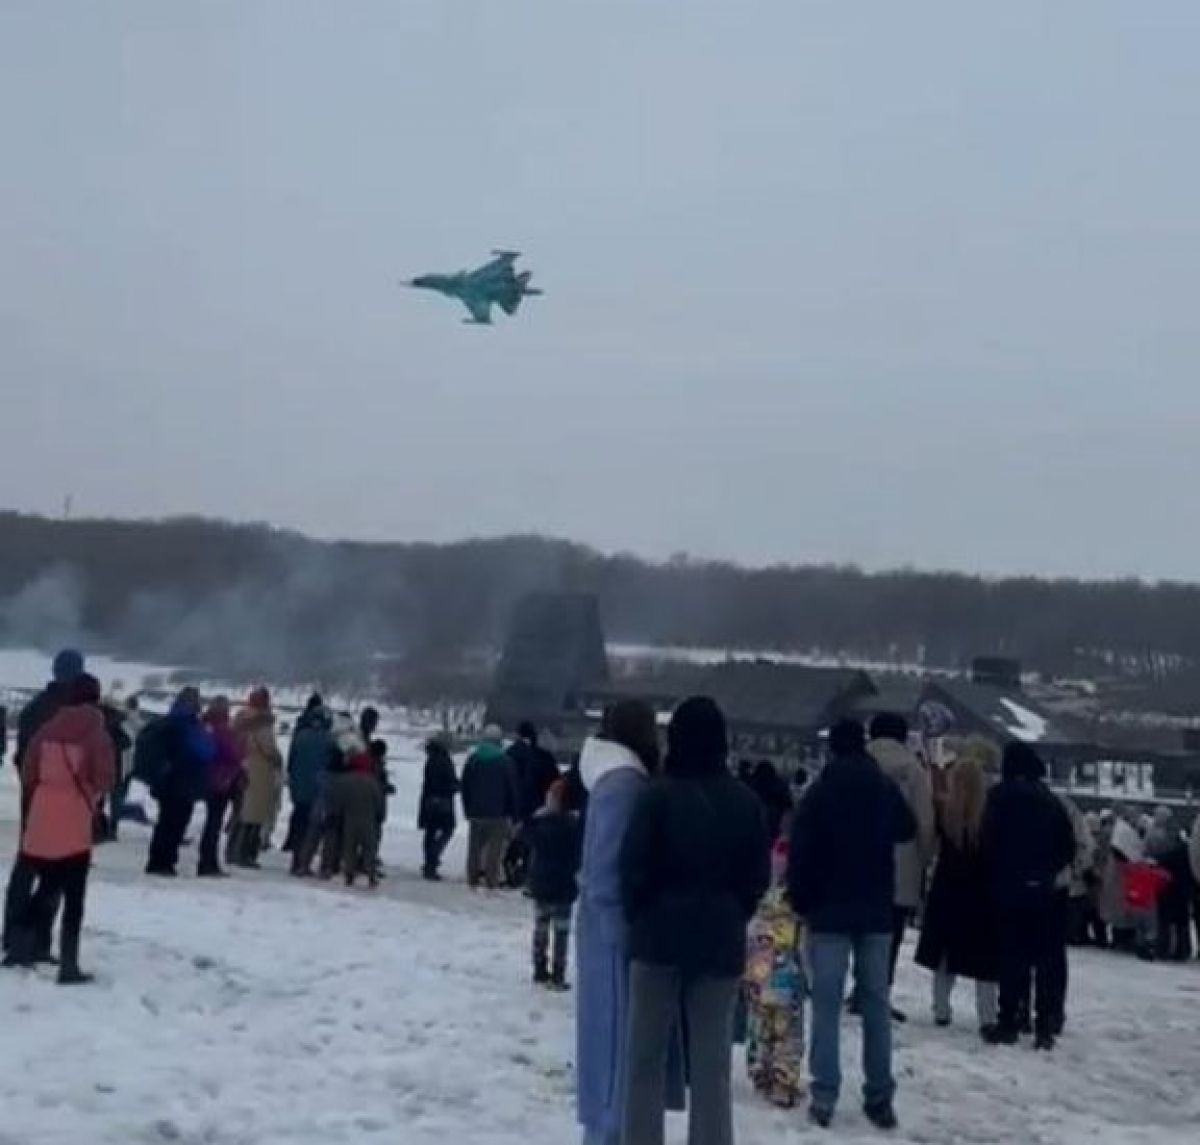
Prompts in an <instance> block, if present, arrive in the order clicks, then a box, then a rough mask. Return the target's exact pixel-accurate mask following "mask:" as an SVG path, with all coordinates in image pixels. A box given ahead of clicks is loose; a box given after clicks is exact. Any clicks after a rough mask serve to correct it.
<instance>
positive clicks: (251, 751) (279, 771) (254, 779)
mask: <svg viewBox="0 0 1200 1145" xmlns="http://www.w3.org/2000/svg"><path fill="white" fill-rule="evenodd" d="M233 728H234V732H235V733H236V734H237V737H238V742H239V743H240V744H241V745H242V766H243V767H244V768H245V771H246V793H245V795H244V796H243V797H242V810H241V822H242V823H244V824H246V825H247V826H249V827H268V828H269V827H270V826H271V824H272V823H273V822H274V821H275V816H276V814H277V813H278V808H279V799H280V795H281V793H282V791H283V756H282V755H281V754H280V751H279V745H278V743H276V741H275V717H274V716H273V715H272V714H271V713H270V712H260V711H254V710H252V709H250V708H243V709H242V710H241V711H240V712H238V714H237V718H236V719H235V720H234V724H233Z"/></svg>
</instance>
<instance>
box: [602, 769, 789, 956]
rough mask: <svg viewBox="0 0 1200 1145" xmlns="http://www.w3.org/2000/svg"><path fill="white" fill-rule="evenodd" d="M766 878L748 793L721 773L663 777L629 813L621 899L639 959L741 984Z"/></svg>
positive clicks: (762, 828) (764, 844)
mask: <svg viewBox="0 0 1200 1145" xmlns="http://www.w3.org/2000/svg"><path fill="white" fill-rule="evenodd" d="M770 880H771V861H770V843H769V841H768V839H767V828H766V823H765V821H764V818H763V813H762V808H761V807H760V806H759V802H758V799H757V798H756V797H755V795H754V793H753V792H751V791H749V790H748V789H747V788H746V786H745V785H744V784H743V783H740V782H739V781H738V780H736V779H735V778H734V777H733V776H732V775H730V774H729V772H728V771H726V770H724V768H723V767H722V769H721V770H720V771H719V772H716V773H708V774H703V775H700V776H696V777H682V776H665V777H663V778H661V779H656V780H654V781H652V782H651V783H650V785H649V786H648V787H647V788H646V790H645V792H644V793H643V794H642V796H641V797H640V799H639V800H638V803H637V806H636V807H635V808H634V813H633V818H632V820H631V822H630V824H629V830H628V831H627V832H626V835H625V842H624V845H623V847H622V849H621V898H622V902H623V905H624V908H625V917H626V919H627V920H628V922H629V930H630V934H629V952H630V956H631V957H632V959H633V960H634V961H636V962H648V963H651V964H653V965H659V966H672V967H675V968H677V969H679V970H681V971H682V972H683V973H685V974H704V975H710V976H712V977H718V978H733V977H739V976H740V975H741V974H742V972H743V970H744V969H745V964H746V927H747V924H748V923H749V921H750V919H751V918H752V917H753V916H754V912H755V910H757V909H758V903H759V900H760V899H761V898H762V896H763V895H764V894H765V893H766V890H767V887H768V886H769V885H770Z"/></svg>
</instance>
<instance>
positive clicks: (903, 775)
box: [867, 739, 937, 910]
mask: <svg viewBox="0 0 1200 1145" xmlns="http://www.w3.org/2000/svg"><path fill="white" fill-rule="evenodd" d="M867 750H868V751H869V752H870V753H871V755H872V756H873V757H874V759H875V762H876V763H878V764H879V766H880V767H881V768H882V769H883V773H884V775H886V776H887V777H888V778H889V779H890V780H891V781H892V782H893V783H895V785H896V786H897V787H899V788H900V792H901V794H902V795H903V796H904V799H905V802H907V803H908V807H909V810H910V811H911V812H912V813H913V818H914V819H916V821H917V833H916V836H915V837H914V838H913V839H912V840H910V841H909V842H907V843H901V844H899V845H898V846H897V847H896V891H895V898H894V900H893V901H894V902H895V905H896V906H898V907H904V908H906V909H908V910H915V909H916V908H917V907H919V906H920V905H921V896H922V894H923V893H924V890H925V872H926V871H928V869H929V864H930V862H931V861H932V859H933V852H934V848H935V846H936V844H937V820H936V818H935V816H934V812H933V784H932V782H931V781H930V779H929V775H928V773H927V772H926V771H925V768H923V767H922V766H921V761H920V760H919V759H917V757H916V756H915V755H913V753H912V752H911V751H909V750H908V748H906V747H905V746H904V745H903V744H901V743H897V742H896V741H895V740H890V739H876V740H872V741H871V743H870V744H869V745H868V748H867Z"/></svg>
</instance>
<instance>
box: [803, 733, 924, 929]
mask: <svg viewBox="0 0 1200 1145" xmlns="http://www.w3.org/2000/svg"><path fill="white" fill-rule="evenodd" d="M916 830H917V822H916V819H915V818H914V817H913V813H912V811H911V810H910V809H909V806H908V803H907V802H905V799H904V796H903V795H902V794H901V793H900V789H899V788H898V787H897V786H896V785H895V784H894V783H893V782H892V781H891V780H890V779H888V777H887V776H886V775H884V774H883V770H882V769H881V768H880V766H879V764H878V763H876V762H875V760H874V759H872V758H871V757H870V756H869V755H866V754H865V753H864V754H863V755H858V756H853V757H850V758H845V759H834V760H832V761H830V763H828V764H827V765H826V766H825V768H824V769H823V770H822V771H821V773H820V775H819V776H817V778H816V780H815V781H814V782H813V783H812V784H810V785H809V787H808V789H807V791H806V792H805V794H804V797H803V799H801V801H800V806H799V807H798V808H797V809H796V814H795V817H794V819H793V822H792V838H791V847H790V850H789V857H788V895H789V897H790V899H791V902H792V906H793V907H794V908H795V910H796V913H797V914H799V915H800V916H801V917H802V918H804V919H805V920H806V921H807V923H808V928H809V930H810V931H811V932H812V933H814V934H889V933H891V930H892V903H893V898H894V890H895V880H896V850H895V849H896V846H897V845H898V844H900V843H907V842H908V841H909V840H910V839H912V838H913V837H914V836H915V835H916Z"/></svg>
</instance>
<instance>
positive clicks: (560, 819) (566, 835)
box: [521, 808, 583, 906]
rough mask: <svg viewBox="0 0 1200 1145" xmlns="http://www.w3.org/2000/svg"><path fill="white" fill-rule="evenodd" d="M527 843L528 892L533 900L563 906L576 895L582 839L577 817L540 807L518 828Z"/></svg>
mask: <svg viewBox="0 0 1200 1145" xmlns="http://www.w3.org/2000/svg"><path fill="white" fill-rule="evenodd" d="M521 838H522V839H523V840H524V841H525V843H526V844H527V845H528V847H529V879H528V884H527V885H528V887H529V893H530V894H531V895H532V896H533V900H534V902H539V903H553V904H555V905H556V906H564V905H566V904H567V903H573V902H574V901H575V900H576V899H577V898H578V897H579V881H578V876H579V862H580V858H581V856H582V843H583V840H582V838H581V836H580V831H579V821H578V820H577V819H576V818H575V816H574V815H568V814H566V813H565V812H558V811H549V810H547V809H546V808H542V810H541V811H539V812H538V813H537V814H536V815H535V816H534V817H533V818H532V819H530V821H529V822H528V823H527V824H526V825H525V827H524V828H523V829H522V831H521Z"/></svg>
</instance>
